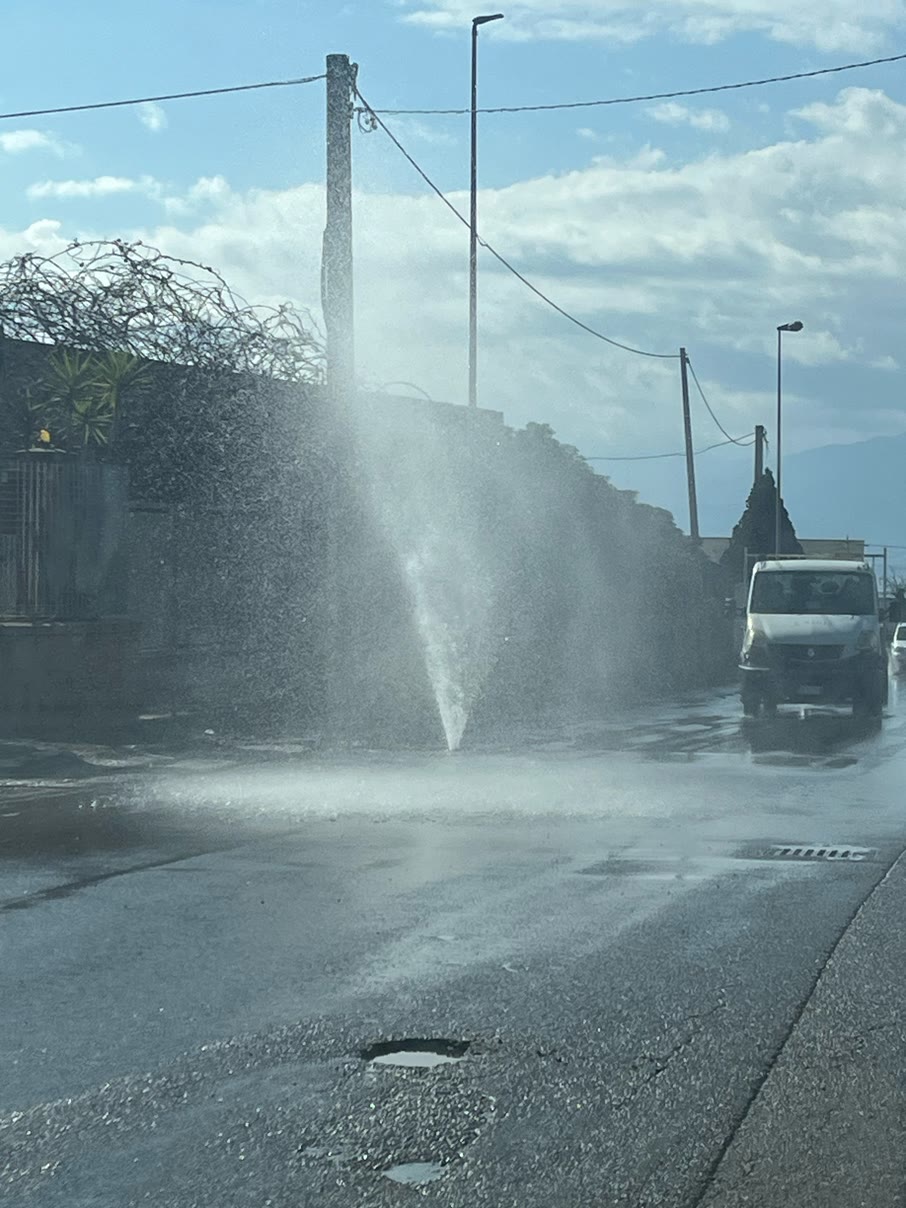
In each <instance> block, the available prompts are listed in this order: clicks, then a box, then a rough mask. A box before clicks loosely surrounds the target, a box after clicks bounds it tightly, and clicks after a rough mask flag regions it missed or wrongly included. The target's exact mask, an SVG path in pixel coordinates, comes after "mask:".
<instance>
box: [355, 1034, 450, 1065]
mask: <svg viewBox="0 0 906 1208" xmlns="http://www.w3.org/2000/svg"><path fill="white" fill-rule="evenodd" d="M468 1051H469V1042H468V1041H467V1040H447V1039H430V1040H385V1041H380V1042H379V1043H378V1044H373V1045H370V1046H369V1047H368V1048H366V1049H363V1050H362V1051H361V1053H360V1054H359V1056H360V1057H361V1058H362V1059H363V1060H364V1061H368V1062H370V1063H371V1064H372V1065H394V1066H402V1067H404V1068H407V1069H417V1070H433V1069H435V1068H436V1067H437V1066H439V1065H455V1064H456V1063H457V1062H458V1061H462V1059H463V1057H465V1055H466V1053H467V1052H468Z"/></svg>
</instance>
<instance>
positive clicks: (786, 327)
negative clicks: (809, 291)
mask: <svg viewBox="0 0 906 1208" xmlns="http://www.w3.org/2000/svg"><path fill="white" fill-rule="evenodd" d="M785 331H802V324H801V323H800V322H799V320H798V319H797V320H796V322H795V323H781V325H780V326H779V327H778V328H777V473H776V476H775V479H774V553H775V554H776V555H779V554H780V552H781V549H780V515H781V511H780V509H781V507H782V506H783V502H782V499H781V495H780V473H781V470H780V455H781V451H782V444H781V442H782V429H781V422H782V408H783V388H782V369H781V366H782V364H783V333H784V332H785Z"/></svg>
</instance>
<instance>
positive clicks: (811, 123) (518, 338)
mask: <svg viewBox="0 0 906 1208" xmlns="http://www.w3.org/2000/svg"><path fill="white" fill-rule="evenodd" d="M798 121H799V122H800V123H801V125H800V132H799V134H798V135H797V137H796V138H794V139H790V140H786V141H782V142H778V143H775V144H774V145H769V146H755V147H754V148H752V149H748V150H747V149H741V150H735V151H732V152H731V151H720V152H719V151H712V152H711V153H710V154H708V155H706V156H700V157H697V158H694V159H692V160H690V161H688V162H685V163H683V162H679V163H677V162H675V161H673V160H668V159H666V158H665V157H664V155H663V154H662V153H661V152H660V150H659V149H658V148H656V147H649V148H643V149H642V150H641V151H637V152H635V153H634V154H631V155H627V156H621V155H618V154H617V155H609V156H607V157H599V158H596V159H595V160H594V161H593V162H592V163H591V164H589V165H587V166H586V167H584V168H582V169H581V170H575V171H571V172H567V173H563V174H560V175H547V176H541V177H537V178H534V179H530V180H522V181H518V182H516V183H513V184H511V185H510V186H509V187H507V188H501V189H496V190H483V191H482V195H481V215H482V230H483V233H484V235H485V237H486V238H487V239H489V240H490V242H491V243H492V244H494V246H496V247H497V248H499V250H500V251H501V252H502V253H503V254H504V255H505V256H507V258H508V259H510V260H511V261H512V262H513V263H514V264H515V265H516V266H517V267H518V268H520V269H522V270H523V271H525V272H526V274H527V275H528V276H529V277H530V278H531V279H532V280H533V281H535V282H536V283H537V285H538V286H539V288H541V289H543V290H544V291H545V292H547V293H548V294H549V295H550V296H551V297H552V298H554V299H555V300H556V301H557V302H559V303H560V304H561V305H563V306H564V307H566V308H567V309H569V310H571V311H572V312H573V313H574V314H576V315H577V316H579V317H580V318H581V319H583V320H584V321H586V322H588V323H590V324H591V325H592V326H595V327H597V328H598V329H599V330H601V331H603V332H605V333H606V334H608V335H610V336H612V337H614V338H615V339H618V340H622V341H624V342H626V343H629V344H632V345H635V346H637V347H642V348H644V349H649V350H653V351H656V352H674V351H675V350H677V349H678V347H679V345H680V344H684V345H686V346H687V347H688V349H689V351H690V354H691V356H692V359H693V363H694V364H695V366H696V371H697V372H698V374H699V376H700V378H701V380H702V382H703V384H704V385H705V389H706V391H707V393H708V395H709V398H710V400H711V402H712V404H713V405H714V407H715V408H716V409H717V410H718V413H719V414H720V415H721V417H722V419H723V420H724V423H725V424H726V425H727V426H728V427H729V426H730V425H731V424H732V427H733V431H734V435H735V434H736V433H737V431H738V432H739V433H742V432H745V431H748V430H751V428H752V427H753V426H754V424H755V423H769V422H770V411H771V394H772V389H773V374H774V355H775V347H776V334H775V331H776V326H777V324H778V323H780V322H786V321H789V320H792V319H797V318H798V319H802V320H803V322H804V323H805V330H804V331H803V332H802V334H801V335H797V336H795V337H790V338H789V339H788V340H787V341H786V344H785V360H786V363H787V366H788V369H787V391H788V400H789V406H788V408H787V410H786V413H785V414H786V421H785V422H786V425H787V430H786V436H787V438H788V440H789V442H790V444H789V447H790V448H796V447H805V446H807V445H808V444H809V443H812V444H814V443H820V442H821V440H822V439H823V438H824V437H825V436H826V433H827V432H834V433H838V434H839V433H841V432H853V431H857V433H858V435H862V436H869V435H871V434H872V433H873V432H881V431H885V432H887V431H890V430H891V425H892V423H893V422H894V420H893V419H892V416H895V415H896V414H899V415H900V416H901V417H902V424H903V426H904V427H906V403H904V402H903V400H902V399H901V398H900V395H899V393H898V389H897V377H896V375H895V374H894V373H891V371H890V370H891V368H892V365H891V358H896V357H898V356H899V353H900V347H901V344H902V339H901V332H902V329H903V326H904V324H906V300H904V298H903V296H902V289H901V282H902V279H903V277H904V276H906V161H904V159H903V156H902V146H903V143H904V140H906V106H901V105H898V104H896V103H895V102H893V101H892V100H890V98H888V97H886V96H885V95H884V94H883V93H879V92H877V91H872V90H867V89H855V88H851V89H846V90H845V91H843V92H841V94H840V95H839V97H838V98H837V100H836V101H835V102H834V103H833V104H829V105H824V106H821V107H811V108H809V109H808V110H803V111H802V112H800V114H799V117H798ZM99 179H103V178H99ZM111 179H113V180H122V181H124V182H125V184H124V185H123V186H122V191H123V192H125V193H129V192H135V193H140V194H147V195H151V196H156V197H158V198H159V199H160V200H161V201H162V202H163V203H164V205H165V206H166V207H167V208H166V211H165V221H163V222H162V223H161V224H154V223H150V224H149V225H148V226H146V227H143V228H141V229H136V230H134V231H133V232H132V234H133V235H134V237H137V238H141V239H144V240H146V241H147V242H148V243H150V244H153V245H156V246H160V247H162V248H164V249H165V250H166V251H169V252H171V253H173V254H176V255H179V256H184V257H186V258H188V259H191V260H197V261H200V262H203V263H207V264H212V265H214V266H215V267H217V268H218V269H219V270H221V271H222V272H223V273H224V275H225V276H226V278H227V280H228V281H230V282H231V283H232V284H233V285H234V287H235V288H236V289H237V290H238V291H239V292H240V293H242V294H243V295H245V296H246V297H248V298H250V299H254V300H260V301H271V302H274V301H279V300H281V299H284V298H290V299H295V300H296V301H298V302H299V303H301V304H302V305H304V306H308V307H310V308H311V309H312V310H314V311H315V312H317V310H318V306H319V297H320V282H319V260H320V249H321V236H322V230H323V223H324V199H323V190H322V188H321V187H320V186H319V185H314V184H306V185H300V186H299V187H297V188H293V189H287V190H282V191H269V190H254V191H249V192H237V191H236V190H234V189H232V188H231V187H230V186H229V184H228V182H227V181H226V180H224V179H223V178H220V177H213V178H206V179H203V180H200V181H198V182H196V184H195V185H193V186H192V187H191V188H189V189H187V190H185V191H184V192H183V193H181V194H178V195H176V194H174V193H173V192H172V190H164V189H163V186H161V185H160V184H159V183H158V182H153V181H151V182H148V181H147V180H146V181H141V180H139V181H134V180H130V179H129V178H111ZM56 183H57V184H60V183H63V184H65V183H67V182H56ZM70 183H72V184H76V185H82V186H84V185H86V184H92V183H93V182H70ZM418 187H419V186H417V185H413V190H414V192H413V194H412V195H403V194H389V193H382V192H379V191H377V190H376V189H375V188H374V186H373V183H372V184H371V187H370V189H369V191H368V192H362V193H359V194H357V196H356V199H355V229H356V289H357V324H358V328H357V347H358V356H359V369H360V373H361V375H362V376H363V377H365V378H369V379H371V380H372V381H395V380H404V381H411V382H415V383H417V384H418V385H419V386H421V387H423V388H424V389H425V390H427V391H428V393H429V394H431V395H432V397H434V398H446V399H449V400H451V401H454V402H461V401H462V400H463V397H464V394H465V338H466V320H467V305H466V294H467V263H468V258H467V252H468V238H467V233H466V232H465V230H464V229H463V227H462V226H461V225H460V224H459V223H457V222H456V220H455V219H454V218H453V217H452V216H451V215H449V214H448V213H447V212H446V211H445V210H444V208H443V206H441V205H440V203H439V202H438V201H437V199H436V198H434V197H432V196H430V195H426V194H424V193H421V192H418V191H417V190H418ZM72 195H73V194H72V192H71V190H70V191H62V192H53V191H50V192H47V193H44V194H43V195H42V196H41V198H40V200H42V201H43V202H44V203H45V206H46V213H45V223H44V225H41V224H35V225H34V226H33V227H31V228H29V231H28V232H26V233H23V234H20V235H18V236H17V237H15V238H14V237H13V236H12V235H9V234H8V235H6V236H4V235H3V234H2V232H0V254H4V255H8V254H11V251H10V250H8V249H12V250H21V247H22V245H23V244H26V245H29V246H31V245H33V244H34V243H35V242H36V241H40V243H41V245H42V246H52V245H53V243H54V241H55V240H59V239H61V238H62V237H63V235H64V234H65V235H66V236H67V237H69V236H70V235H73V236H74V235H79V236H80V237H83V238H89V237H90V236H91V234H92V233H94V234H103V233H105V232H104V231H103V230H100V231H99V230H95V231H94V232H92V231H85V230H79V229H71V230H70V229H66V230H65V231H64V230H63V228H62V227H61V226H60V224H59V222H55V210H54V205H55V203H57V202H58V201H59V203H60V207H61V208H62V205H63V204H64V203H65V200H66V198H67V197H68V196H72ZM75 195H76V196H85V195H88V196H91V195H93V194H92V193H91V192H90V191H89V192H88V193H87V194H86V193H85V192H84V191H83V192H81V193H76V194H75ZM451 200H452V201H453V202H454V203H455V204H457V205H458V206H459V208H460V209H461V210H462V211H465V210H466V209H467V205H468V199H467V197H466V195H465V194H452V195H451ZM106 233H108V234H128V233H129V232H128V231H125V230H124V229H123V225H122V223H118V224H117V226H116V228H115V229H114V230H111V231H109V232H106ZM480 266H481V276H480V297H479V307H480V320H481V326H480V355H481V362H480V390H481V401H482V402H483V404H484V405H487V406H492V407H495V408H499V409H502V410H504V411H505V412H506V414H507V417H508V419H509V420H511V421H512V422H516V423H524V422H525V421H527V420H529V419H539V420H547V421H549V422H551V423H552V424H553V425H554V427H555V428H556V429H557V431H558V433H559V434H560V435H561V436H562V437H563V438H564V439H566V440H568V441H570V442H571V443H576V444H578V445H579V446H580V447H581V448H583V450H584V451H586V452H589V453H616V454H632V453H639V452H651V451H655V452H657V451H661V450H669V449H672V448H677V447H681V428H680V426H679V422H678V421H679V401H678V373H677V369H676V363H675V362H672V361H666V362H665V361H654V360H649V359H647V358H639V357H633V356H630V355H628V354H626V353H623V352H620V351H618V350H615V349H612V348H610V347H608V346H607V345H605V344H602V343H600V342H598V341H595V340H594V339H593V338H592V337H590V336H588V335H587V334H585V333H583V332H581V331H578V330H576V329H575V328H574V327H572V326H571V325H570V324H568V323H567V322H565V321H564V320H563V319H562V318H560V317H559V316H557V315H556V314H555V313H553V312H552V311H551V310H550V309H548V308H547V307H545V306H544V305H543V304H542V303H541V302H540V301H539V300H538V299H537V298H535V297H534V296H533V295H532V294H531V293H529V292H528V291H527V290H526V289H525V288H524V287H523V286H521V285H520V284H519V283H518V282H517V281H515V280H514V279H513V278H512V277H511V276H510V275H509V274H508V273H506V272H505V271H504V270H503V269H502V268H501V267H500V266H499V265H498V264H496V263H495V262H494V261H493V260H492V259H491V258H490V257H489V256H488V255H487V254H486V253H484V252H483V253H482V254H481V261H480ZM841 366H845V367H847V370H848V374H849V381H848V382H845V383H844V382H843V381H842V380H841V375H840V372H839V370H840V367H841ZM853 373H858V375H859V376H860V378H861V379H862V380H863V382H864V386H861V387H860V400H861V401H860V405H859V408H858V412H857V413H854V412H853V408H852V393H851V392H852V374H853ZM696 406H697V404H696ZM698 410H699V414H698V419H697V421H696V423H697V425H698V427H697V431H699V432H704V431H707V429H706V427H705V425H706V424H707V423H709V422H710V421H708V420H707V419H706V417H705V416H703V415H702V414H701V409H700V408H699V409H698ZM703 443H707V441H704V442H703ZM714 456H718V457H719V456H720V454H719V453H715V454H714Z"/></svg>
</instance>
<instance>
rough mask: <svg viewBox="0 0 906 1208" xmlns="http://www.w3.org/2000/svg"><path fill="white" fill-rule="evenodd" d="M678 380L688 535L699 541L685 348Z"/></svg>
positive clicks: (681, 353)
mask: <svg viewBox="0 0 906 1208" xmlns="http://www.w3.org/2000/svg"><path fill="white" fill-rule="evenodd" d="M679 359H680V380H681V381H682V385H683V431H684V433H685V438H686V481H687V483H688V486H689V535H690V536H691V538H692V540H693V541H695V542H696V543H697V542H699V541H701V535H700V533H699V531H698V499H697V497H696V494H695V453H694V451H693V449H692V416H691V415H690V413H689V368H688V357H687V356H686V350H685V348H681V349H680V350H679Z"/></svg>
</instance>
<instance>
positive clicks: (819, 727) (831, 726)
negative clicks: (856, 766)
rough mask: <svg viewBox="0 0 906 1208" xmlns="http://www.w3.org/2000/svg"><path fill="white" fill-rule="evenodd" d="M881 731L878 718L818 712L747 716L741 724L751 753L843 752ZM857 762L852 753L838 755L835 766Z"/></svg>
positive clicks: (807, 754) (802, 753)
mask: <svg viewBox="0 0 906 1208" xmlns="http://www.w3.org/2000/svg"><path fill="white" fill-rule="evenodd" d="M880 730H881V719H880V718H873V717H872V718H862V717H858V718H857V717H850V716H848V715H847V714H845V713H831V712H819V711H809V712H805V713H801V712H780V713H778V714H777V716H776V717H772V718H760V719H757V720H756V719H751V718H746V719H744V720H743V722H742V725H741V732H742V734H743V736H744V738H745V740H746V743H747V744H748V747H749V749H750V751H751V752H752V754H753V755H765V754H771V755H777V754H781V753H786V754H789V755H793V756H822V757H826V756H829V755H834V754H835V753H836V752H841V753H842V752H845V751H847V750H848V748H850V747H852V746H853V744H855V743H859V742H863V741H865V740H866V739H869V738H873V737H874V736H875V735H876V734H878V733H880ZM841 761H843V762H841ZM856 762H858V760H857V758H856V757H855V756H853V755H845V754H841V755H840V759H839V760H834V765H835V766H841V767H842V766H847V765H849V764H853V763H856Z"/></svg>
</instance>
